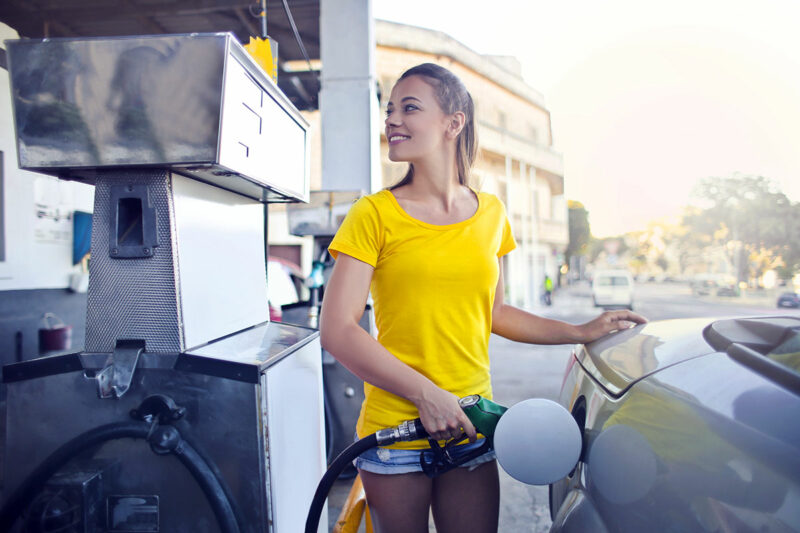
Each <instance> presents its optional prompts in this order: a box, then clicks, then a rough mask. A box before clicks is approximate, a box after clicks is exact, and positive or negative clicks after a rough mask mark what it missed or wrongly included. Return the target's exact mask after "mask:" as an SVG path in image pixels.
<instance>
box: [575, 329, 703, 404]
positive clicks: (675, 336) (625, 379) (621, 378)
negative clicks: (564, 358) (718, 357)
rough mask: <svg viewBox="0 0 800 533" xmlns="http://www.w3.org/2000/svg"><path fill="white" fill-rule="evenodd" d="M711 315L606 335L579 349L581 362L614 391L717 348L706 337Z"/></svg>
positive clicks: (616, 391)
mask: <svg viewBox="0 0 800 533" xmlns="http://www.w3.org/2000/svg"><path fill="white" fill-rule="evenodd" d="M710 322H711V320H710V319H708V318H697V319H683V320H664V321H660V322H650V323H647V324H644V325H641V326H637V327H635V328H631V329H627V330H623V331H620V332H617V333H615V334H611V335H606V336H605V337H602V338H600V339H598V340H596V341H594V342H592V343H590V344H587V345H586V346H583V347H581V349H579V350H578V351H577V357H578V362H579V363H580V364H581V365H582V366H583V367H584V369H585V370H586V371H587V372H588V373H589V374H590V375H591V376H592V377H593V378H595V379H596V380H597V381H598V382H599V383H600V384H601V385H602V386H603V388H605V389H606V390H607V391H608V392H609V393H610V394H613V395H619V394H622V392H623V391H624V390H625V389H627V388H628V387H630V386H631V385H632V384H633V383H635V382H636V381H638V380H640V379H642V378H643V377H645V376H647V375H650V374H652V373H653V372H657V371H658V370H661V369H663V368H666V367H668V366H671V365H674V364H675V363H679V362H681V361H684V360H686V359H690V358H692V357H697V356H699V355H703V354H707V353H710V352H712V351H714V350H713V349H712V348H711V347H710V346H709V345H708V343H707V342H706V341H705V339H704V338H703V328H704V327H705V326H706V325H707V324H708V323H710Z"/></svg>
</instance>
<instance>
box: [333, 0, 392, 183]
mask: <svg viewBox="0 0 800 533" xmlns="http://www.w3.org/2000/svg"><path fill="white" fill-rule="evenodd" d="M319 18H320V52H321V54H320V55H321V59H322V81H321V83H322V90H321V91H320V97H319V100H320V112H321V123H322V128H321V129H322V188H323V189H325V190H336V191H342V190H355V189H361V190H363V191H365V192H367V193H369V192H373V191H376V190H378V189H379V188H380V185H381V176H380V152H379V144H380V136H379V133H378V128H379V127H380V118H379V116H380V113H379V103H378V97H377V94H376V78H375V23H374V19H373V17H372V0H337V1H336V2H320V17H319Z"/></svg>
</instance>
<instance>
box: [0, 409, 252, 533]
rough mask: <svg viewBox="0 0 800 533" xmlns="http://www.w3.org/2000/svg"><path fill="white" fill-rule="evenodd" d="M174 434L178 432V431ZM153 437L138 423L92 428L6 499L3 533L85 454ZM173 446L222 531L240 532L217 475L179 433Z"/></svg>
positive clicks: (52, 456) (53, 455) (1, 513)
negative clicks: (111, 442)
mask: <svg viewBox="0 0 800 533" xmlns="http://www.w3.org/2000/svg"><path fill="white" fill-rule="evenodd" d="M169 427H172V426H169ZM175 431H176V433H177V430H175ZM150 437H151V431H150V426H149V425H146V424H142V423H137V422H117V423H114V424H106V425H104V426H99V427H96V428H94V429H91V430H89V431H87V432H85V433H82V434H80V435H78V436H77V437H75V438H74V439H72V440H70V441H69V442H67V443H66V444H64V445H62V446H60V447H59V448H58V449H57V450H56V451H54V452H53V453H51V454H50V455H49V456H48V457H47V458H46V459H45V460H44V461H42V463H41V464H40V465H39V466H37V467H36V469H35V470H34V471H33V472H32V473H31V474H30V475H29V476H28V477H27V478H26V479H25V480H24V481H23V482H22V484H21V485H20V486H19V487H18V488H17V490H15V491H14V493H13V494H12V495H11V496H10V497H9V498H8V500H6V503H5V504H4V505H3V508H2V509H1V510H0V531H10V530H11V526H13V525H14V522H16V521H17V518H18V517H19V514H20V512H21V511H22V510H23V509H24V508H26V507H27V506H28V505H29V504H30V502H31V500H32V499H33V497H34V496H35V495H36V493H37V492H38V491H39V490H41V488H42V486H43V485H44V484H45V483H46V482H47V480H48V479H50V478H51V477H52V476H53V474H55V473H56V472H57V471H58V470H59V469H60V468H61V467H62V466H64V465H65V464H66V463H67V462H68V461H69V460H70V459H72V458H73V457H75V456H76V455H78V454H79V453H81V452H82V451H84V450H86V449H87V448H90V447H92V446H95V445H98V444H102V443H103V442H106V441H109V440H117V439H124V438H131V439H144V440H149V439H150ZM173 444H174V447H173V448H172V449H169V451H168V452H167V453H169V452H171V453H174V454H175V455H177V456H178V459H179V460H180V461H181V464H183V465H184V466H185V467H186V468H187V469H188V470H189V472H190V473H191V474H192V476H193V477H194V479H195V481H197V483H198V484H199V485H200V487H201V488H202V490H203V493H204V494H205V496H206V498H208V501H209V503H210V505H211V508H212V510H213V512H214V515H215V516H216V518H217V521H218V522H219V526H220V529H221V530H222V532H223V533H239V531H240V528H239V524H238V523H237V520H236V516H235V513H234V511H233V508H232V506H231V502H230V500H229V498H228V497H227V491H226V490H225V488H224V487H223V485H222V483H221V481H220V480H219V479H218V478H217V476H215V475H214V471H213V470H212V469H211V468H209V466H208V464H207V463H206V461H205V460H203V458H202V457H201V456H200V455H199V454H198V453H197V451H196V450H195V449H194V448H193V447H192V446H191V445H190V444H189V443H188V442H186V441H185V440H183V439H181V438H180V434H177V441H174V442H173Z"/></svg>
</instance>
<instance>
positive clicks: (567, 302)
mask: <svg viewBox="0 0 800 533" xmlns="http://www.w3.org/2000/svg"><path fill="white" fill-rule="evenodd" d="M769 303H770V302H769V300H767V299H763V298H761V299H754V298H750V299H748V298H721V297H709V296H702V297H696V296H693V295H692V294H691V291H690V290H689V288H688V286H686V285H683V284H672V283H666V284H655V283H646V284H640V285H637V287H636V292H635V297H634V310H635V311H636V312H637V313H640V314H642V315H644V316H645V317H647V318H648V319H649V320H666V319H672V318H685V317H697V316H720V317H725V316H746V315H776V314H782V315H791V316H800V310H797V309H789V310H787V309H780V310H779V309H776V308H775V307H774V305H773V306H771V305H769ZM531 311H533V312H535V313H537V314H540V315H542V316H546V317H549V318H555V319H558V320H564V321H566V322H570V323H574V324H579V323H583V322H586V321H588V320H590V319H591V318H593V317H595V316H597V314H598V313H599V312H600V310H599V309H596V308H594V307H593V306H592V303H591V295H590V293H589V289H588V286H586V285H578V286H575V287H570V288H566V289H561V290H559V291H556V293H555V294H554V297H553V305H552V306H551V307H539V308H536V309H532V310H531ZM571 351H572V346H566V345H565V346H531V345H526V344H520V343H516V342H513V341H509V340H507V339H504V338H502V337H498V336H496V335H493V336H492V338H491V340H490V342H489V355H490V357H491V361H492V382H493V387H494V394H495V400H496V401H497V402H499V403H500V404H502V405H508V406H510V405H513V404H515V403H517V402H519V401H522V400H524V399H526V398H549V399H556V398H557V396H558V391H559V389H560V387H561V381H562V379H563V377H564V369H565V367H566V361H567V359H568V358H569V356H570V353H571ZM349 485H350V482H349V481H346V482H345V481H342V482H338V483H337V486H336V487H334V490H332V491H331V497H330V498H329V524H330V525H331V527H332V525H333V523H334V521H335V519H336V517H337V516H338V513H339V510H340V508H341V505H342V502H343V501H344V499H345V497H346V496H347V490H348V489H349ZM500 490H501V502H500V527H499V531H500V533H546V532H547V531H548V530H549V528H550V511H549V507H548V494H547V487H533V486H528V485H525V484H523V483H520V482H518V481H516V480H514V479H513V478H511V477H510V476H508V475H507V474H506V473H505V472H502V470H501V473H500ZM362 530H363V529H362ZM430 531H431V532H434V531H435V529H434V527H433V521H431V526H430Z"/></svg>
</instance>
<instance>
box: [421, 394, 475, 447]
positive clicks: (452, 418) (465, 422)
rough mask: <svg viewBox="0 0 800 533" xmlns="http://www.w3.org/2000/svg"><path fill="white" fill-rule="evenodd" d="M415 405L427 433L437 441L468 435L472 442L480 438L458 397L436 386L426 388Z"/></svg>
mask: <svg viewBox="0 0 800 533" xmlns="http://www.w3.org/2000/svg"><path fill="white" fill-rule="evenodd" d="M414 404H415V405H416V406H417V409H418V410H419V417H420V419H421V420H422V425H423V427H424V428H425V431H427V432H428V434H429V435H430V436H431V437H432V438H434V439H436V440H447V439H454V438H457V437H460V436H461V435H462V434H466V435H467V437H468V438H469V441H470V442H475V441H476V440H477V438H478V436H477V431H476V430H475V426H473V425H472V422H470V420H469V418H468V417H467V415H466V414H465V413H464V410H463V409H461V406H460V405H459V403H458V396H456V395H455V394H453V393H451V392H448V391H446V390H444V389H441V388H439V387H437V386H435V385H431V386H430V387H428V388H426V389H425V390H424V391H423V392H422V393H421V394H420V397H419V398H418V399H415V400H414Z"/></svg>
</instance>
